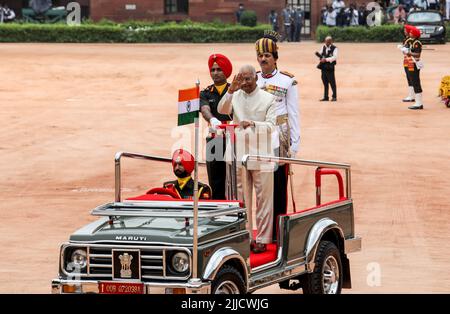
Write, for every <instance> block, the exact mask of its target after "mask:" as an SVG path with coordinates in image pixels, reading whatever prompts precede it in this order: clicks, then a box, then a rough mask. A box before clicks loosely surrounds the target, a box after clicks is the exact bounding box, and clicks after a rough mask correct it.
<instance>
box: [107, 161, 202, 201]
mask: <svg viewBox="0 0 450 314" xmlns="http://www.w3.org/2000/svg"><path fill="white" fill-rule="evenodd" d="M122 157H127V158H132V159H144V160H152V161H162V162H172V159H171V158H167V157H160V156H151V155H144V154H137V153H129V152H118V153H116V155H115V157H114V163H115V198H114V200H115V201H116V202H120V201H121V200H122V177H121V171H120V169H121V167H120V160H121V159H122ZM198 164H199V165H205V164H206V163H205V162H199V163H198Z"/></svg>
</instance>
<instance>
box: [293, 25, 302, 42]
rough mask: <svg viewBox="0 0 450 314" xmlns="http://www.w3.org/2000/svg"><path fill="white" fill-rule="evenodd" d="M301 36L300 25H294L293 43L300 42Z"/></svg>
mask: <svg viewBox="0 0 450 314" xmlns="http://www.w3.org/2000/svg"><path fill="white" fill-rule="evenodd" d="M301 35H302V25H301V24H296V25H295V36H294V40H295V41H300V37H301Z"/></svg>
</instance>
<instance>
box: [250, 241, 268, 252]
mask: <svg viewBox="0 0 450 314" xmlns="http://www.w3.org/2000/svg"><path fill="white" fill-rule="evenodd" d="M265 251H267V246H266V245H265V244H264V243H256V244H255V246H254V247H253V248H252V252H253V253H256V254H258V253H263V252H265Z"/></svg>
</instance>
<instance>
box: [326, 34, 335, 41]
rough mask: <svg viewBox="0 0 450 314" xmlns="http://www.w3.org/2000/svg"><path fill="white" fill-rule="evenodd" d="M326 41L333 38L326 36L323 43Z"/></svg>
mask: <svg viewBox="0 0 450 314" xmlns="http://www.w3.org/2000/svg"><path fill="white" fill-rule="evenodd" d="M328 39H330V40H333V37H331V36H330V35H328V36H327V37H325V41H327V40H328Z"/></svg>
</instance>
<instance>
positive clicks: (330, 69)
mask: <svg viewBox="0 0 450 314" xmlns="http://www.w3.org/2000/svg"><path fill="white" fill-rule="evenodd" d="M316 55H317V56H318V57H319V58H320V63H319V65H318V68H319V69H320V70H321V71H322V82H323V87H324V95H323V98H322V99H321V100H320V101H329V100H330V99H329V97H328V87H329V86H330V85H331V90H332V91H333V95H332V98H331V101H336V100H337V90H336V77H335V74H334V69H335V66H336V63H337V62H336V60H337V57H338V48H337V47H336V46H335V45H334V44H333V38H331V36H327V38H325V45H324V46H323V48H322V52H321V53H319V52H316Z"/></svg>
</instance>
